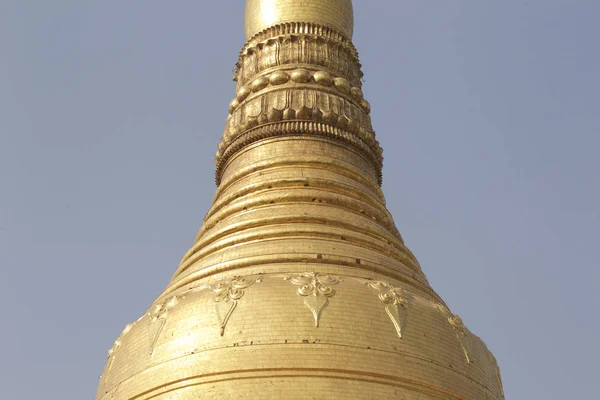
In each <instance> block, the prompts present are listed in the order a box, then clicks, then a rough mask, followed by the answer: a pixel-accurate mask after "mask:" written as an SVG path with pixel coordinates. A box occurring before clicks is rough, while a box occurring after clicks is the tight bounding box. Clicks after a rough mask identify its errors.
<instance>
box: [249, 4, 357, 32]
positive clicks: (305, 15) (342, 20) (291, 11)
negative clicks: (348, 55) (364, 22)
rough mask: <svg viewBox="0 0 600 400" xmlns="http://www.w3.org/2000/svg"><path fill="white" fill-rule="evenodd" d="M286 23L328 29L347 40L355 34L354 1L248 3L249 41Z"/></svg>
mask: <svg viewBox="0 0 600 400" xmlns="http://www.w3.org/2000/svg"><path fill="white" fill-rule="evenodd" d="M284 22H311V23H314V24H318V25H323V26H328V27H330V28H332V29H334V30H336V31H338V32H339V33H341V34H342V35H344V36H345V37H347V38H348V39H352V32H353V30H354V12H353V11H352V1H351V0H301V1H299V0H247V1H246V24H245V25H246V39H247V40H250V39H251V38H252V36H254V35H255V34H257V33H259V32H260V31H262V30H264V29H266V28H268V27H271V26H273V25H276V24H281V23H284Z"/></svg>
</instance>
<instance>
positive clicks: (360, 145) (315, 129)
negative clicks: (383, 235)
mask: <svg viewBox="0 0 600 400" xmlns="http://www.w3.org/2000/svg"><path fill="white" fill-rule="evenodd" d="M290 134H312V135H317V136H324V137H333V138H336V139H340V140H343V141H344V142H346V143H348V144H350V145H352V146H353V147H355V148H357V149H359V150H361V151H362V152H363V153H364V154H365V156H367V158H369V159H370V160H371V161H372V162H373V168H374V170H375V172H376V174H377V176H378V181H379V184H381V181H382V174H381V169H382V166H383V156H382V151H381V148H380V147H379V144H378V143H377V141H375V143H376V146H369V145H367V144H366V143H365V142H364V141H362V140H360V139H359V138H358V136H357V135H354V134H351V133H350V132H348V131H346V130H344V129H340V128H337V127H333V126H330V125H327V124H324V123H322V122H313V121H283V122H276V123H269V124H265V125H262V126H259V127H256V128H252V129H250V130H249V131H247V132H244V134H243V135H240V136H238V137H237V138H236V139H234V140H233V141H231V142H230V143H229V144H228V146H227V147H224V146H223V142H221V143H220V144H219V147H220V148H221V149H222V150H219V152H218V153H217V155H216V160H215V161H216V164H217V169H216V183H217V185H220V184H221V174H222V173H223V168H224V166H225V165H226V163H227V160H228V159H229V158H230V157H231V156H232V155H233V154H234V153H235V152H237V151H239V150H240V149H242V148H243V147H244V146H247V145H249V144H251V143H254V142H256V141H259V140H263V139H267V138H270V137H275V136H282V135H290Z"/></svg>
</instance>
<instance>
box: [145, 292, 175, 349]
mask: <svg viewBox="0 0 600 400" xmlns="http://www.w3.org/2000/svg"><path fill="white" fill-rule="evenodd" d="M178 303H179V298H178V297H177V296H174V297H171V298H170V299H168V300H165V301H164V302H162V303H158V304H155V305H154V306H152V308H151V309H150V312H148V316H149V317H150V323H149V326H148V329H149V335H148V336H149V337H150V354H151V355H152V354H153V353H154V348H155V347H156V344H157V343H158V339H159V338H160V334H161V333H162V331H163V329H164V327H165V325H166V323H167V317H168V315H169V312H170V311H171V310H172V309H173V308H174V307H175V306H176V305H177V304H178Z"/></svg>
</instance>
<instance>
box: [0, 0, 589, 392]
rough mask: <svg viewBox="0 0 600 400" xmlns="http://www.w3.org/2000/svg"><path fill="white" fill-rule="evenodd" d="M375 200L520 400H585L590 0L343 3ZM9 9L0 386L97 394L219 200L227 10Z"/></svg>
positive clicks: (5, 8)
mask: <svg viewBox="0 0 600 400" xmlns="http://www.w3.org/2000/svg"><path fill="white" fill-rule="evenodd" d="M354 3H355V13H356V30H355V43H356V46H357V47H358V49H359V51H360V54H361V59H362V63H363V66H364V72H365V79H366V83H365V86H364V91H365V94H366V96H367V98H368V99H369V101H370V102H371V103H372V106H373V123H374V126H375V129H376V131H377V134H378V138H379V140H380V142H381V143H382V146H383V148H384V152H385V153H384V155H385V157H386V159H385V167H384V192H385V194H386V197H387V200H388V205H389V208H390V210H391V212H392V214H393V215H394V217H395V220H396V223H397V225H398V228H399V229H400V231H401V232H402V234H403V235H404V238H405V240H406V243H407V245H408V246H409V247H410V248H411V249H412V250H413V251H414V253H415V254H416V255H417V257H418V258H419V260H420V262H421V264H422V266H423V269H424V270H425V272H426V273H427V275H428V277H429V279H430V281H431V283H432V285H433V287H434V288H435V289H436V290H437V291H438V293H440V294H441V296H442V297H443V298H444V299H445V300H446V301H447V303H448V304H449V305H450V307H451V308H452V310H453V311H455V312H457V313H458V314H460V315H461V316H462V317H463V318H464V320H465V322H466V324H467V326H468V327H469V328H470V329H471V330H472V331H473V332H475V333H476V334H478V335H479V336H481V337H482V338H483V339H484V340H485V341H486V342H487V344H488V346H489V347H490V348H491V349H492V350H493V352H494V353H495V355H496V356H497V358H498V361H499V363H500V366H501V368H502V375H503V379H504V383H505V389H506V397H507V399H511V400H520V399H522V400H531V399H544V400H548V399H557V400H564V399H583V398H585V399H591V398H596V397H597V394H598V391H597V381H598V360H599V359H600V349H599V347H600V345H599V342H600V341H599V340H598V337H599V336H598V335H599V333H598V331H599V328H600V322H599V321H600V319H599V317H598V314H599V309H600V300H599V298H600V294H599V293H600V284H599V279H600V273H599V270H600V268H599V267H600V265H599V264H600V263H599V261H598V260H599V257H598V255H597V253H596V250H597V249H598V247H599V245H600V223H599V217H598V212H599V209H600V183H599V182H600V179H599V174H600V161H599V157H598V154H599V152H600V75H599V71H600V53H599V51H598V49H599V44H598V40H599V38H600V23H598V16H599V15H600V2H599V1H597V0H589V1H586V0H528V1H526V0H503V1H491V0H488V1H476V0H470V1H469V0H453V1H443V0H437V1H433V0H386V1H384V0H371V1H366V0H355V1H354ZM208 4H209V2H208V1H198V0H179V1H172V2H165V1H158V0H143V1H142V0H135V1H133V0H132V1H116V0H102V1H81V0H54V1H41V0H37V1H36V0H29V1H27V0H2V1H0V182H1V186H0V188H1V189H0V194H1V196H0V266H1V267H2V272H3V278H2V279H0V296H1V297H0V299H1V301H2V304H3V306H4V308H3V312H2V315H3V317H2V322H1V328H0V343H2V345H3V351H2V362H1V363H0V382H1V387H2V396H1V397H3V398H6V399H42V398H43V399H61V400H81V399H89V398H92V397H93V395H94V393H95V390H96V384H97V379H98V376H99V375H100V374H101V371H102V368H103V366H104V362H105V359H106V352H107V350H108V349H109V348H110V347H111V346H112V343H113V341H114V339H115V338H116V337H117V336H118V335H119V333H120V332H121V330H122V329H123V326H124V325H125V324H127V323H128V322H131V321H133V320H135V319H137V318H138V317H139V316H140V315H142V313H144V311H145V310H146V309H147V307H148V306H149V305H150V303H151V302H152V301H153V300H154V298H155V297H156V296H157V295H158V294H159V293H160V292H161V290H162V289H163V287H164V286H165V285H166V284H167V282H168V280H169V279H170V276H171V274H172V273H173V272H174V271H175V268H176V266H177V264H178V261H179V259H180V257H181V256H182V255H183V254H184V252H185V251H186V250H187V249H188V248H189V246H190V245H191V244H192V241H193V239H194V237H195V234H196V231H197V229H198V228H199V227H200V225H201V222H202V218H203V215H204V213H205V212H206V211H207V210H208V208H209V206H210V202H211V199H212V195H213V193H214V190H215V187H214V181H213V173H214V165H213V154H214V152H215V150H216V144H217V142H218V140H219V137H220V135H221V133H222V131H223V127H224V123H225V117H226V115H227V106H228V103H229V101H230V100H231V99H232V98H233V94H234V84H233V82H232V81H231V77H232V75H233V74H232V70H233V66H234V64H235V62H236V61H237V54H238V51H239V50H240V48H241V47H242V45H243V44H244V34H243V9H244V2H243V1H242V0H236V1H233V0H228V1H214V2H210V4H211V5H208Z"/></svg>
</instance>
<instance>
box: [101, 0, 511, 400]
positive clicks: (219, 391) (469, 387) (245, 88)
mask: <svg viewBox="0 0 600 400" xmlns="http://www.w3.org/2000/svg"><path fill="white" fill-rule="evenodd" d="M352 32H353V11H352V2H351V0H303V1H297V0H248V1H247V4H246V36H247V40H248V41H247V43H246V45H245V46H244V48H243V49H242V51H241V53H240V57H239V62H238V64H237V71H236V75H235V80H236V81H237V94H236V96H235V98H234V99H233V101H232V102H231V104H230V105H229V117H228V119H227V124H226V128H225V132H224V134H223V138H222V141H221V142H220V144H219V150H218V152H217V154H216V180H217V185H218V188H217V191H216V194H215V197H214V201H213V205H212V208H211V209H210V211H209V212H208V214H207V215H206V218H205V220H204V225H203V226H202V228H201V229H200V232H199V233H198V237H197V238H196V241H195V243H194V245H193V247H192V248H191V249H190V250H189V251H188V253H187V254H186V255H185V256H184V257H183V260H182V261H181V264H180V266H179V268H178V269H177V271H176V272H175V275H174V276H173V278H172V280H171V282H170V283H169V285H168V287H167V288H166V289H165V291H164V292H163V293H162V294H161V295H160V296H159V297H158V298H157V299H156V300H155V301H154V303H153V304H152V306H151V307H150V309H149V310H148V311H147V312H146V313H145V314H144V315H143V316H142V317H141V318H140V319H138V320H137V321H136V322H134V323H132V324H130V325H128V326H127V327H126V328H125V330H124V331H123V333H122V334H121V336H120V337H119V338H118V339H117V341H116V342H115V344H114V346H113V348H112V349H111V350H110V351H109V354H108V361H107V363H106V367H105V369H104V372H103V374H102V377H101V379H100V385H99V387H98V391H97V395H96V399H97V400H101V399H102V400H108V399H140V400H141V399H144V400H147V399H156V400H159V399H160V400H167V399H212V398H215V399H303V400H304V399H373V398H397V399H411V400H412V399H475V400H483V399H490V400H491V399H502V398H503V397H504V396H503V392H502V383H501V380H500V373H499V369H498V365H497V363H496V360H495V359H494V356H493V355H492V353H491V352H490V351H489V350H488V349H487V347H486V346H485V344H484V343H483V342H482V341H481V340H480V339H479V338H478V337H477V336H475V335H473V334H472V333H471V332H470V331H469V330H468V329H467V328H466V327H465V325H464V324H463V322H462V320H461V319H460V317H458V316H457V315H455V314H453V313H452V311H450V310H449V309H448V307H447V306H446V305H445V304H444V302H443V301H442V299H441V298H440V297H439V296H438V295H437V294H436V293H435V292H434V291H433V289H432V288H431V287H430V286H429V283H428V281H427V278H426V277H425V275H424V274H423V272H422V271H421V267H420V266H419V263H418V261H417V260H416V258H415V257H414V255H413V254H412V253H411V252H410V251H409V250H408V249H407V248H406V247H405V246H404V243H403V240H402V237H401V236H400V233H399V232H398V230H397V229H396V226H395V225H394V221H393V219H392V216H391V215H390V213H389V212H388V211H387V209H386V206H385V200H384V197H383V194H382V192H381V188H380V184H381V169H382V151H381V148H380V147H379V144H378V142H377V141H376V139H375V135H374V132H373V128H372V127H371V120H370V117H369V111H370V106H369V103H368V102H367V101H366V100H365V99H364V97H363V93H362V91H361V78H362V73H361V70H360V63H359V60H358V55H357V52H356V49H355V48H354V46H353V45H352V42H351V39H352Z"/></svg>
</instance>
